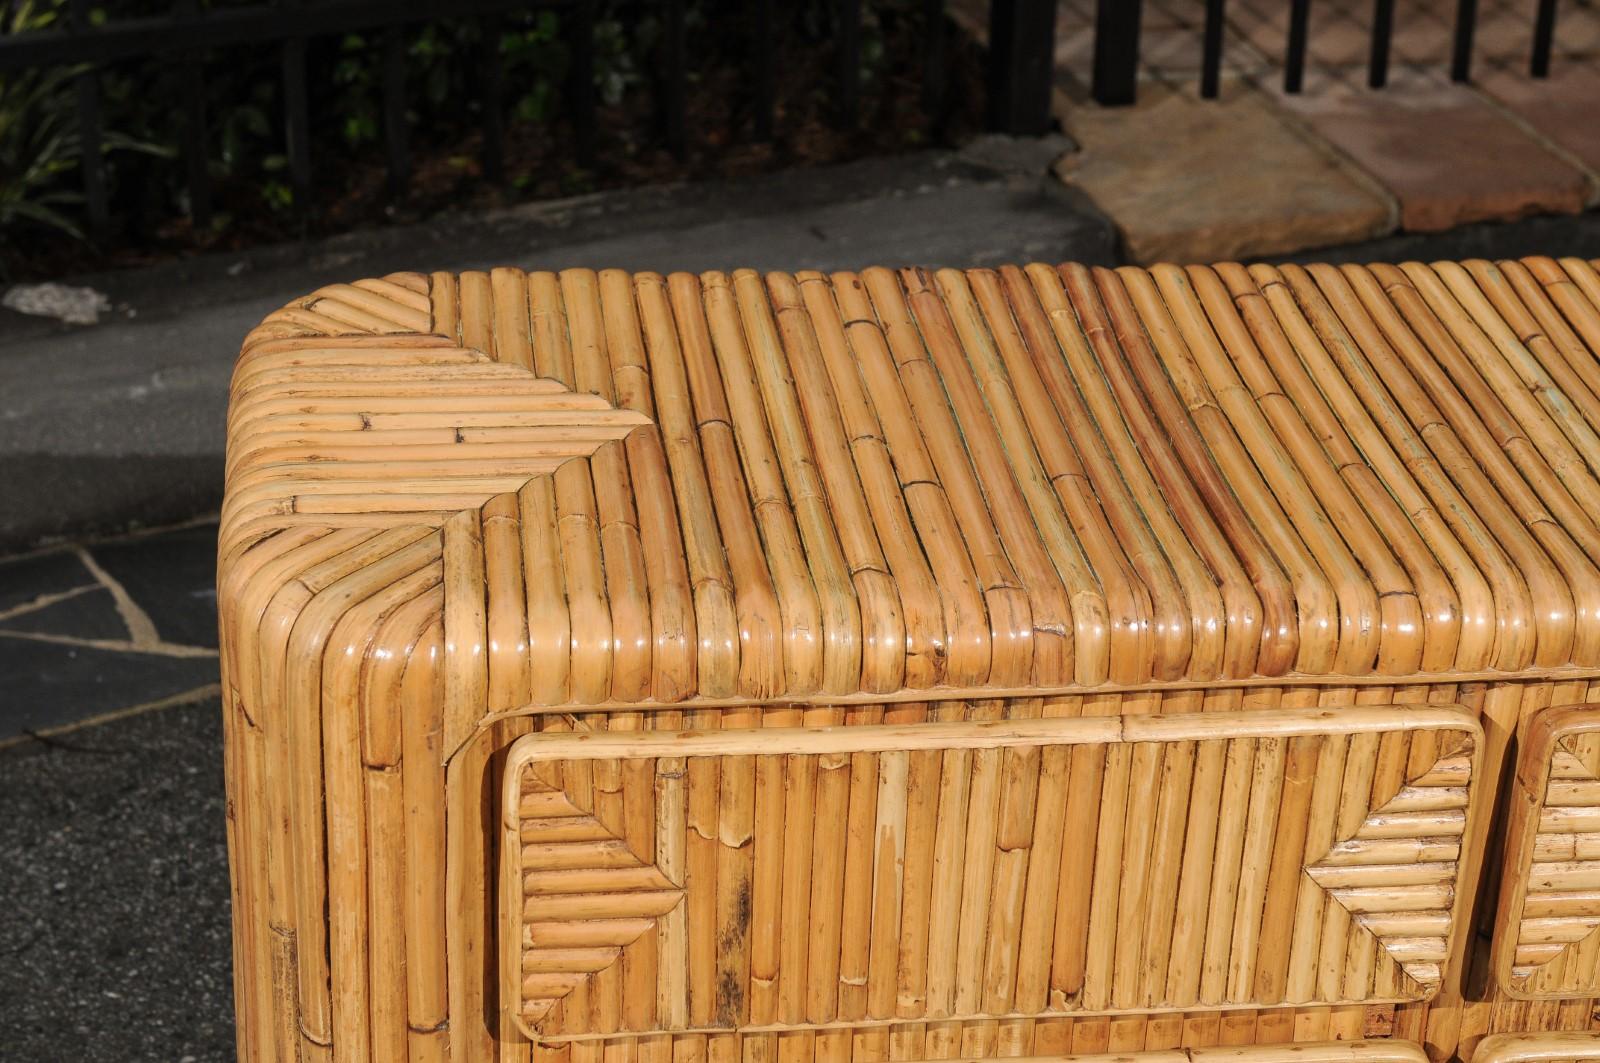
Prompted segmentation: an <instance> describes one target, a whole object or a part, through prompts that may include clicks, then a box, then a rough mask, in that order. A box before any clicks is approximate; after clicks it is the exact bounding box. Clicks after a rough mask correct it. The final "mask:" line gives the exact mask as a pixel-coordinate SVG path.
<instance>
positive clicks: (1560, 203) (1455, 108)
mask: <svg viewBox="0 0 1600 1063" xmlns="http://www.w3.org/2000/svg"><path fill="white" fill-rule="evenodd" d="M1270 91H1271V92H1272V94H1273V96H1274V99H1275V100H1276V101H1277V103H1278V104H1279V105H1280V106H1282V107H1283V108H1284V109H1285V110H1287V111H1288V112H1289V113H1291V114H1293V115H1295V116H1296V117H1297V118H1299V119H1300V120H1301V121H1303V122H1305V123H1306V125H1307V126H1308V127H1309V128H1310V129H1311V130H1312V132H1314V133H1315V134H1316V135H1318V136H1320V137H1322V138H1323V139H1325V140H1326V141H1328V142H1329V143H1330V144H1332V145H1334V146H1335V147H1337V148H1338V149H1339V150H1340V151H1342V152H1343V153H1344V154H1345V155H1347V156H1348V157H1349V158H1350V159H1352V160H1353V161H1354V162H1355V163H1356V165H1357V166H1359V167H1361V169H1363V170H1364V171H1366V172H1367V173H1369V174H1371V175H1372V176H1373V177H1375V178H1376V179H1377V180H1378V181H1379V182H1381V183H1382V184H1383V186H1384V187H1385V188H1387V189H1388V190H1389V192H1390V193H1391V194H1392V195H1393V196H1394V198H1395V199H1396V200H1398V201H1399V204H1400V226H1401V228H1403V229H1407V230H1411V231H1414V232H1437V231H1440V230H1443V229H1448V228H1451V227H1452V226H1457V225H1465V224H1468V223H1471V222H1475V221H1483V220H1486V219H1491V218H1493V219H1507V218H1520V217H1526V216H1528V215H1533V214H1576V213H1578V212H1579V211H1581V210H1583V208H1584V204H1585V203H1586V202H1587V200H1588V198H1589V180H1588V177H1587V176H1586V175H1585V174H1584V173H1583V172H1582V171H1580V170H1579V169H1578V168H1577V167H1575V166H1573V165H1572V164H1571V163H1570V162H1568V161H1566V160H1565V159H1562V158H1559V157H1557V156H1556V155H1554V154H1552V153H1551V152H1550V151H1549V150H1547V149H1546V148H1545V147H1544V145H1543V144H1541V143H1540V142H1539V141H1538V140H1536V139H1534V138H1533V137H1531V136H1529V135H1528V133H1527V132H1526V131H1524V130H1523V129H1522V128H1521V127H1520V126H1519V125H1517V124H1516V123H1514V122H1512V121H1511V120H1510V119H1509V118H1507V117H1506V116H1505V115H1504V114H1503V113H1502V112H1501V111H1500V110H1499V109H1497V108H1496V107H1494V106H1493V105H1492V104H1491V103H1489V102H1488V101H1487V100H1485V99H1484V98H1483V97H1482V96H1481V95H1479V94H1478V93H1477V92H1475V91H1474V90H1473V89H1472V88H1471V87H1469V86H1466V85H1458V84H1454V83H1452V82H1450V81H1449V80H1448V79H1447V78H1445V77H1444V76H1443V75H1441V74H1440V73H1438V72H1436V71H1434V70H1432V69H1425V68H1417V67H1401V68H1397V69H1395V70H1393V71H1392V72H1391V75H1390V82H1389V87H1388V88H1385V89H1383V90H1382V91H1374V90H1372V89H1369V88H1368V87H1367V86H1366V83H1365V80H1364V78H1363V76H1362V75H1361V74H1360V72H1359V71H1351V70H1346V71H1336V72H1323V71H1315V70H1313V71H1309V72H1308V74H1307V78H1306V84H1305V89H1304V91H1303V92H1300V93H1298V94H1295V95H1292V96H1291V95H1288V94H1286V93H1283V92H1282V91H1281V90H1280V89H1279V88H1277V87H1274V88H1272V89H1271V90H1270Z"/></svg>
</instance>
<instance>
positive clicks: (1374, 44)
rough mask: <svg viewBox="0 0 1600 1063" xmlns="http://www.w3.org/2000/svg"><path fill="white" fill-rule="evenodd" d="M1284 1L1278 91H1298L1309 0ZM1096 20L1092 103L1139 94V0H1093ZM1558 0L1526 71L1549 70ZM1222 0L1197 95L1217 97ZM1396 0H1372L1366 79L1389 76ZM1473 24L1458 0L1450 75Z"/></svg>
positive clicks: (1537, 16) (1473, 12) (1544, 4)
mask: <svg viewBox="0 0 1600 1063" xmlns="http://www.w3.org/2000/svg"><path fill="white" fill-rule="evenodd" d="M1284 2H1286V3H1287V4H1288V5H1289V32H1288V36H1287V41H1286V44H1285V48H1284V57H1283V90H1284V91H1285V92H1288V93H1297V92H1299V91H1300V90H1301V87H1302V86H1303V85H1304V83H1305V71H1306V46H1307V44H1308V41H1309V37H1310V31H1311V0H1284ZM1097 4H1098V6H1097V8H1096V17H1095V27H1094V73H1093V79H1092V82H1091V92H1092V93H1093V95H1094V98H1095V100H1096V101H1097V102H1098V103H1101V104H1105V105H1107V106H1120V105H1124V104H1131V103H1133V102H1134V100H1135V98H1136V97H1137V94H1138V69H1139V24H1140V14H1141V11H1140V9H1141V7H1142V6H1143V5H1142V2H1141V0H1097ZM1556 7H1557V0H1536V6H1535V7H1534V9H1533V45H1532V50H1531V52H1530V54H1529V57H1528V72H1529V74H1530V75H1531V76H1533V77H1536V78H1542V77H1547V76H1548V75H1549V73H1550V51H1551V46H1552V43H1553V42H1554V40H1555V31H1556ZM1226 14H1227V12H1226V0H1205V18H1204V28H1203V30H1202V33H1201V41H1202V44H1201V59H1200V95H1202V96H1204V97H1206V98H1208V99H1212V98H1215V97H1216V95H1217V92H1218V90H1219V87H1220V83H1221V72H1222V50H1223V39H1224V34H1223V30H1224V19H1225V18H1226ZM1394 19H1395V0H1372V23H1371V43H1370V47H1369V49H1368V54H1367V84H1368V85H1370V86H1371V87H1372V88H1375V89H1381V88H1383V87H1384V85H1385V84H1387V82H1388V80H1389V51H1390V44H1391V42H1392V40H1393V36H1394ZM1477 25H1478V0H1456V11H1455V25H1454V29H1453V32H1452V40H1451V48H1450V77H1451V80H1453V81H1459V82H1465V81H1469V80H1471V76H1472V44H1473V34H1474V32H1475V31H1476V29H1477Z"/></svg>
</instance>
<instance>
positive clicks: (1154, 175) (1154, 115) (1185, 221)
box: [1056, 79, 1393, 263]
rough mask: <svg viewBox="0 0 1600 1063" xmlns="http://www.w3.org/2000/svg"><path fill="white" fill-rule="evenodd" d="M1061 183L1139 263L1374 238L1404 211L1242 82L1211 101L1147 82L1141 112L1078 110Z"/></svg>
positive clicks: (1070, 125) (1069, 121)
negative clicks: (1074, 147) (1109, 225)
mask: <svg viewBox="0 0 1600 1063" xmlns="http://www.w3.org/2000/svg"><path fill="white" fill-rule="evenodd" d="M1065 121H1066V127H1067V132H1068V133H1069V134H1070V135H1071V136H1072V138H1073V139H1074V140H1076V141H1077V142H1078V144H1079V145H1080V150H1079V151H1078V152H1077V153H1075V154H1072V155H1068V156H1066V157H1064V158H1063V159H1062V160H1061V161H1060V162H1059V163H1057V165H1056V174H1057V175H1058V176H1059V177H1060V178H1061V179H1062V180H1063V181H1065V182H1066V183H1067V184H1069V185H1072V186H1074V187H1077V188H1080V189H1082V190H1083V191H1084V192H1085V193H1087V195H1088V196H1089V198H1090V199H1092V200H1093V201H1094V203H1095V204H1096V205H1097V206H1098V207H1099V208H1100V209H1101V210H1103V211H1105V212H1106V214H1107V215H1109V216H1110V217H1111V218H1112V220H1113V222H1114V223H1115V225H1116V226H1117V230H1118V232H1119V234H1120V235H1121V238H1122V243H1123V250H1124V252H1125V254H1126V255H1127V257H1128V258H1129V259H1131V260H1132V261H1134V262H1139V263H1151V262H1157V261H1176V262H1211V261H1217V260H1222V259H1232V258H1248V257H1259V256H1264V255H1273V254H1280V253H1285V252H1290V251H1296V250H1299V249H1301V248H1305V247H1321V246H1326V245H1332V244H1341V243H1350V242H1354V241H1358V240H1367V239H1371V238H1373V237H1376V236H1379V235H1381V234H1383V233H1386V232H1389V231H1390V230H1391V229H1392V228H1393V208H1392V206H1391V204H1390V203H1389V202H1388V201H1386V199H1385V198H1384V196H1383V195H1382V194H1381V193H1380V192H1379V191H1377V190H1376V189H1374V188H1373V187H1372V186H1371V185H1370V184H1369V183H1368V182H1367V181H1366V180H1365V179H1364V178H1362V177H1361V176H1360V175H1359V174H1356V173H1352V172H1351V170H1350V169H1349V168H1348V167H1347V166H1345V165H1343V164H1342V163H1341V162H1340V161H1339V160H1338V159H1337V158H1336V157H1335V156H1334V155H1333V154H1332V153H1330V152H1328V151H1327V150H1326V149H1324V148H1323V147H1321V146H1320V145H1318V144H1317V143H1316V142H1314V141H1312V140H1310V139H1308V138H1306V137H1305V136H1303V135H1302V134H1301V133H1300V132H1299V131H1297V130H1296V129H1295V128H1294V127H1293V126H1292V125H1290V124H1289V123H1287V122H1285V121H1284V120H1283V119H1282V118H1281V116H1280V115H1279V114H1278V113H1277V112H1276V111H1275V110H1274V108H1273V107H1272V105H1271V104H1270V103H1269V102H1268V100H1267V99H1266V98H1265V97H1264V96H1263V95H1262V94H1261V93H1259V92H1257V91H1255V90H1254V89H1252V88H1251V87H1250V86H1249V85H1248V84H1246V83H1245V82H1243V81H1242V80H1240V79H1228V80H1225V81H1224V84H1223V89H1222V96H1221V98H1220V99H1217V100H1201V99H1199V97H1198V95H1197V94H1196V92H1195V90H1194V89H1193V88H1192V87H1180V88H1169V87H1166V86H1158V85H1153V84H1146V85H1144V86H1143V88H1142V90H1141V93H1140V97H1139V102H1138V103H1137V104H1135V105H1134V106H1132V107H1127V108H1118V109H1107V108H1098V107H1087V106H1085V107H1077V108H1074V109H1073V110H1072V111H1071V112H1070V113H1069V114H1068V115H1067V116H1066V118H1065Z"/></svg>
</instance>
